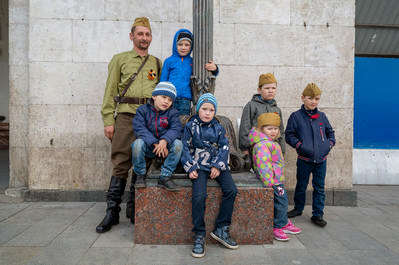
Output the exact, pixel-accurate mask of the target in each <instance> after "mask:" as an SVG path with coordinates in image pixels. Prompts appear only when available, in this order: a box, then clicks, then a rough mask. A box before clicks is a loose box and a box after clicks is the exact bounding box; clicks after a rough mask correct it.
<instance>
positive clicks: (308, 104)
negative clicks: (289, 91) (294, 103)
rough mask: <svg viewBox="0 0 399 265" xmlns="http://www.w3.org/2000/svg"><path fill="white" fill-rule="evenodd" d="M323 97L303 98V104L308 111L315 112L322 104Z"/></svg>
mask: <svg viewBox="0 0 399 265" xmlns="http://www.w3.org/2000/svg"><path fill="white" fill-rule="evenodd" d="M320 98H321V95H318V96H315V97H309V96H302V102H303V105H304V107H305V109H306V110H314V109H315V108H317V106H318V105H319V103H320Z"/></svg>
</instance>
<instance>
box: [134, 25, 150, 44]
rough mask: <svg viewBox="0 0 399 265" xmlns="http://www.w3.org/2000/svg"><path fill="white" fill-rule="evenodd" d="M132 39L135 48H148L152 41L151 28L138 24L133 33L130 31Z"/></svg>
mask: <svg viewBox="0 0 399 265" xmlns="http://www.w3.org/2000/svg"><path fill="white" fill-rule="evenodd" d="M130 39H131V40H132V41H133V45H134V47H135V48H137V49H140V50H147V49H148V48H149V47H150V44H151V41H152V34H151V30H150V29H149V28H147V27H143V26H136V28H135V30H134V31H133V33H130Z"/></svg>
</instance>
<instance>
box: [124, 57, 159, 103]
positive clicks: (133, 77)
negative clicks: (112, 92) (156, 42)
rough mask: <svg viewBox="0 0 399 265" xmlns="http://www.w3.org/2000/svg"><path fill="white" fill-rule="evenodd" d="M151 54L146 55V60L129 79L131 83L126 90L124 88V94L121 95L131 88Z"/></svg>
mask: <svg viewBox="0 0 399 265" xmlns="http://www.w3.org/2000/svg"><path fill="white" fill-rule="evenodd" d="M150 56H151V55H149V54H148V55H147V57H145V59H144V62H142V64H141V65H140V67H139V69H138V70H137V73H135V74H133V75H132V77H131V78H130V80H129V83H128V84H127V85H126V87H125V90H123V92H122V94H121V95H120V96H121V97H123V96H125V94H126V92H127V90H128V89H129V87H130V85H131V84H132V83H133V81H134V80H135V79H136V77H137V75H138V74H139V73H140V71H141V69H143V67H144V65H145V63H146V62H147V61H148V58H150Z"/></svg>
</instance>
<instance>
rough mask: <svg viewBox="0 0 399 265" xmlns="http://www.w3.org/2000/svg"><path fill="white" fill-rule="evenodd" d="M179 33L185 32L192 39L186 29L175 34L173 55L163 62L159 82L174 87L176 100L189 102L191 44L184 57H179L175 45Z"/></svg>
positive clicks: (191, 68)
mask: <svg viewBox="0 0 399 265" xmlns="http://www.w3.org/2000/svg"><path fill="white" fill-rule="evenodd" d="M180 32H187V33H189V34H190V35H191V38H193V34H192V33H191V32H190V31H189V30H188V29H180V30H178V31H177V32H176V34H175V37H174V38H173V54H172V56H170V57H168V58H167V59H166V60H165V63H164V65H163V67H162V74H161V79H160V81H169V82H171V83H172V84H173V85H174V86H175V87H176V91H177V97H176V98H185V99H190V100H191V87H190V78H191V76H192V74H193V58H191V57H190V55H191V52H192V51H193V44H192V43H191V50H190V52H189V53H188V54H187V55H186V56H184V57H182V56H180V55H179V53H178V52H177V43H176V42H177V36H179V33H180Z"/></svg>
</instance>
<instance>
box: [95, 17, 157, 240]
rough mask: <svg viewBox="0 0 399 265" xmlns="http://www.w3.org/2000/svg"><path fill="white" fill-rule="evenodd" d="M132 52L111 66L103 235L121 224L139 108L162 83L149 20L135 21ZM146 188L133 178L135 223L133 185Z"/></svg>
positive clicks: (105, 110) (105, 109) (130, 208)
mask: <svg viewBox="0 0 399 265" xmlns="http://www.w3.org/2000/svg"><path fill="white" fill-rule="evenodd" d="M129 35H130V39H131V40H132V42H133V50H131V51H127V52H122V53H119V54H116V55H114V57H113V58H112V60H111V62H110V63H109V65H108V79H107V84H106V87H105V93H104V99H103V104H102V108H101V115H102V118H103V122H104V134H105V136H106V137H107V138H108V139H109V140H110V141H111V161H112V164H113V173H112V177H111V182H110V184H109V189H108V193H107V210H106V216H105V218H104V219H103V220H102V222H101V223H100V224H99V225H98V226H97V228H96V231H97V233H104V232H107V231H109V230H110V229H111V227H112V226H113V225H116V224H118V223H119V212H120V210H121V208H120V207H119V205H120V203H121V201H122V195H123V193H124V191H125V186H126V181H127V178H128V171H129V169H130V168H131V166H132V150H131V143H132V142H133V141H134V140H135V138H136V137H135V135H134V133H133V125H132V120H133V117H134V115H135V113H136V110H137V108H138V107H139V106H140V105H143V104H145V103H146V102H147V100H148V99H149V98H151V94H152V92H153V90H154V88H155V86H156V85H157V83H158V82H159V76H160V74H161V62H160V60H159V59H158V58H156V57H154V56H152V55H149V54H148V48H149V47H150V44H151V41H152V33H151V26H150V23H149V21H148V18H145V17H140V18H136V19H135V21H134V24H133V26H132V29H131V32H130V34H129ZM135 183H136V187H137V186H140V187H145V182H144V180H143V179H140V180H137V182H136V176H135V175H134V176H132V185H131V188H130V196H129V197H130V198H129V200H128V202H127V206H126V216H127V217H128V218H130V220H131V222H132V223H134V184H135Z"/></svg>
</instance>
